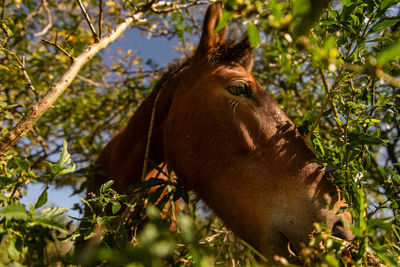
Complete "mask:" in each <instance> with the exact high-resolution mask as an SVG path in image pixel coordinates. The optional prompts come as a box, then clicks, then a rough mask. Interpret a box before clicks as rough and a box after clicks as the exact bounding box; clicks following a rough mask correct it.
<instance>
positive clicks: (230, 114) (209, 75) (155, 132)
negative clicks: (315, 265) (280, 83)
mask: <svg viewBox="0 0 400 267" xmlns="http://www.w3.org/2000/svg"><path fill="white" fill-rule="evenodd" d="M221 10H222V7H221V3H218V2H217V3H214V4H212V5H210V6H209V8H208V10H207V12H206V15H205V19H204V25H203V33H202V36H201V39H200V43H199V45H198V47H197V49H196V51H195V53H194V55H193V56H192V57H191V58H190V59H189V60H188V61H187V62H186V63H184V64H182V65H181V66H178V67H176V68H175V69H171V70H170V71H169V72H168V73H166V74H165V75H164V76H163V78H162V79H161V80H160V82H159V83H158V84H157V85H156V87H155V89H154V90H153V92H152V93H151V94H150V96H149V97H148V98H147V99H146V100H145V101H144V102H143V103H142V104H141V106H140V107H139V109H138V110H137V111H136V113H135V115H134V116H133V117H132V118H131V119H130V121H129V123H128V125H127V126H126V127H125V128H123V129H122V130H121V131H120V132H119V133H118V134H116V135H115V136H114V137H113V138H112V140H111V141H110V143H109V144H108V145H107V146H106V147H105V148H104V150H103V151H102V152H101V154H100V156H99V158H98V160H97V164H98V165H99V166H100V168H101V169H102V170H103V171H106V172H107V173H108V176H107V177H109V178H110V179H114V180H115V187H116V190H117V191H119V192H122V191H124V190H125V189H126V188H127V187H128V186H129V185H131V184H133V183H135V182H138V181H139V180H140V179H141V177H142V171H143V163H144V159H145V157H146V156H147V157H148V158H150V159H152V160H153V161H155V162H156V163H157V164H160V163H162V162H166V163H167V164H168V166H169V167H170V168H171V169H173V170H174V171H175V173H176V175H177V177H178V179H180V180H181V182H182V183H183V184H184V185H185V186H186V188H187V189H190V190H194V191H195V192H196V193H197V194H198V195H199V196H200V197H201V198H202V199H203V200H204V201H205V202H206V203H207V205H208V206H210V207H211V208H212V209H213V210H214V211H215V212H216V213H217V214H218V215H219V216H220V217H221V218H222V220H223V221H224V222H225V223H226V224H227V225H228V226H229V227H230V228H231V229H232V230H233V232H234V233H236V234H237V235H238V236H239V237H241V238H243V239H244V240H246V241H247V242H248V243H250V244H251V245H252V246H254V247H255V248H256V249H258V250H259V251H260V252H261V253H263V254H264V255H266V256H267V258H268V259H272V258H273V256H274V255H280V256H285V257H287V256H288V255H289V252H288V242H289V241H290V243H291V244H292V245H293V247H294V250H297V251H298V250H300V249H301V244H302V243H307V242H308V241H309V239H310V235H311V233H312V232H313V223H314V222H323V223H325V224H326V225H327V227H329V228H330V229H333V230H336V231H337V232H338V233H339V235H340V236H341V237H343V238H351V236H352V234H351V232H350V230H349V229H348V228H347V227H346V226H345V225H346V224H343V222H342V221H343V220H351V217H350V214H349V213H348V212H347V213H341V214H338V213H337V212H338V209H339V207H342V206H344V205H346V203H345V202H344V201H343V200H342V199H341V197H340V193H339V191H338V189H337V188H336V187H335V186H333V185H332V184H331V183H330V182H329V174H328V173H326V172H325V171H324V170H323V168H322V166H321V165H320V164H317V163H313V162H312V160H313V159H314V158H315V156H314V154H313V153H312V152H311V151H310V150H309V149H308V148H307V146H306V145H305V143H304V141H303V139H302V137H301V136H300V134H299V133H298V131H297V130H296V128H295V126H294V124H293V123H292V122H291V121H290V119H289V118H288V117H287V116H286V115H285V114H284V113H283V111H282V110H281V109H280V108H279V106H278V104H277V103H276V102H275V101H274V100H273V99H272V98H271V97H270V96H269V95H268V93H266V91H265V90H264V89H263V88H262V87H261V85H260V84H259V83H258V82H257V81H256V80H255V78H254V77H253V76H252V75H251V74H250V72H251V69H252V63H253V60H252V57H253V56H252V49H251V47H250V44H249V42H248V39H247V38H244V39H243V40H242V41H240V42H224V35H225V29H223V30H221V31H220V32H218V33H216V32H215V31H214V29H215V27H216V25H217V23H218V21H219V19H220V17H221ZM150 125H152V127H150ZM149 133H150V134H149ZM148 136H149V137H150V141H151V142H150V143H149V142H148V141H149V138H148ZM147 144H150V146H149V150H148V153H146V146H147ZM149 171H150V170H149ZM105 181H106V178H105V177H104V176H101V175H97V177H94V179H93V180H92V181H91V184H90V187H89V191H95V190H96V188H98V186H99V185H100V184H102V183H104V182H105ZM332 192H334V193H335V194H333V195H334V197H332V198H331V204H332V205H331V208H327V207H328V205H327V196H328V195H329V194H330V195H332ZM332 207H333V208H332Z"/></svg>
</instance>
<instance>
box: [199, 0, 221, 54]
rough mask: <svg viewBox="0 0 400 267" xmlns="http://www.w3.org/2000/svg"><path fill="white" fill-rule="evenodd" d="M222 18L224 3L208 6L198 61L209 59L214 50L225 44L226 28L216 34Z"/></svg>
mask: <svg viewBox="0 0 400 267" xmlns="http://www.w3.org/2000/svg"><path fill="white" fill-rule="evenodd" d="M221 17H222V3H221V2H220V1H218V2H215V3H213V4H211V5H209V6H208V8H207V12H206V15H205V17H204V22H203V33H202V35H201V38H200V43H199V45H198V47H197V50H196V53H195V58H196V59H202V58H208V56H209V55H211V54H212V52H213V51H214V49H216V48H218V47H219V46H220V45H221V44H222V43H223V42H224V38H225V32H226V26H225V27H224V28H223V29H221V30H220V31H219V32H215V28H216V26H217V25H218V22H219V21H220V19H221Z"/></svg>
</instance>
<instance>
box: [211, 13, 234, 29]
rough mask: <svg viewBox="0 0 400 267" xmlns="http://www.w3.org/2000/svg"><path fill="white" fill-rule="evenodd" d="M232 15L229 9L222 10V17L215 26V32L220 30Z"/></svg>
mask: <svg viewBox="0 0 400 267" xmlns="http://www.w3.org/2000/svg"><path fill="white" fill-rule="evenodd" d="M232 17H233V13H232V12H231V11H227V10H225V9H224V10H222V17H221V19H220V20H219V21H218V24H217V26H216V27H215V30H214V31H215V32H219V31H220V30H222V29H223V28H224V27H225V26H226V24H227V23H228V21H229V20H230V19H231V18H232Z"/></svg>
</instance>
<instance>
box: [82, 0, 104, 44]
mask: <svg viewBox="0 0 400 267" xmlns="http://www.w3.org/2000/svg"><path fill="white" fill-rule="evenodd" d="M77 1H78V4H79V7H80V8H81V10H82V13H83V14H84V15H85V19H86V21H87V23H88V25H89V28H90V31H91V32H92V35H93V38H94V41H95V42H96V43H98V42H99V41H100V38H99V36H98V35H97V33H96V30H95V29H94V26H93V24H92V21H91V20H90V17H89V14H88V13H87V12H86V9H85V7H84V6H83V4H82V1H81V0H77Z"/></svg>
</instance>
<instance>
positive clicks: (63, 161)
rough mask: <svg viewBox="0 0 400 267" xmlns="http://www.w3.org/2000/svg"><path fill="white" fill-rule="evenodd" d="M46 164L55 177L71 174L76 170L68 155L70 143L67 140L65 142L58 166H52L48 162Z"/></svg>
mask: <svg viewBox="0 0 400 267" xmlns="http://www.w3.org/2000/svg"><path fill="white" fill-rule="evenodd" d="M45 163H46V164H47V165H48V166H49V167H50V168H51V171H52V172H53V174H54V175H63V174H67V173H71V172H74V171H75V169H76V165H75V163H73V162H72V160H71V155H70V154H69V153H68V142H67V141H65V140H64V141H63V148H62V150H61V153H60V158H59V159H58V162H57V163H56V164H52V163H50V162H47V161H46V162H45ZM69 165H71V166H69ZM68 166H69V167H68Z"/></svg>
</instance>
